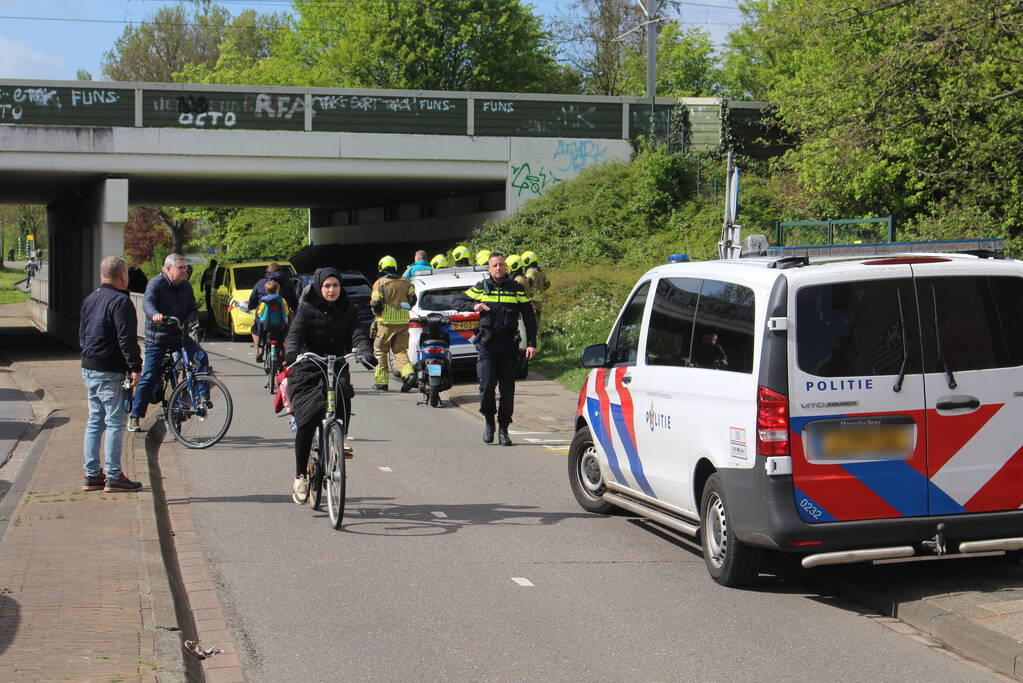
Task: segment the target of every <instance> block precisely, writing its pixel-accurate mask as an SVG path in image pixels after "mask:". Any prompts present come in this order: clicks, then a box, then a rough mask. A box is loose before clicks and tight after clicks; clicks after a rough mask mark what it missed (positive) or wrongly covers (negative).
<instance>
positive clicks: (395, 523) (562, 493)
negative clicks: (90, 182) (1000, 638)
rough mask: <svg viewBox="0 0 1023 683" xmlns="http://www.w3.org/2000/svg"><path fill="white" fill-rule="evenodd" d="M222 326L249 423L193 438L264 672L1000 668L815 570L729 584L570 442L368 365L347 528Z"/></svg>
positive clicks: (229, 586) (209, 506)
mask: <svg viewBox="0 0 1023 683" xmlns="http://www.w3.org/2000/svg"><path fill="white" fill-rule="evenodd" d="M205 347H206V349H207V350H208V351H209V352H210V354H211V357H212V360H213V365H214V367H215V369H216V371H217V374H218V375H219V376H220V377H221V378H222V379H224V380H225V381H226V382H227V384H228V386H229V387H230V390H231V392H232V394H233V396H234V400H235V417H234V422H233V425H232V427H231V430H230V431H229V433H228V435H227V437H226V438H225V439H224V441H223V442H222V443H221V444H219V445H218V446H216V447H214V448H211V449H209V450H206V451H189V450H187V449H179V450H178V453H179V459H180V463H181V467H182V471H183V474H184V477H185V483H186V488H187V490H188V491H189V493H190V495H191V497H192V508H193V516H194V520H195V523H196V526H197V528H198V530H199V532H200V535H201V537H202V543H203V547H204V550H205V553H206V555H207V558H208V560H209V564H210V571H211V574H212V575H213V577H214V581H215V582H216V583H217V585H218V586H219V589H220V593H221V599H222V601H223V603H224V606H225V610H226V613H227V617H228V620H229V622H230V625H231V627H232V628H233V629H234V630H235V632H236V634H237V635H238V638H239V641H240V644H241V646H242V648H243V650H244V654H243V664H244V666H245V669H246V673H247V675H248V677H249V678H250V679H251V680H259V681H264V680H265V681H270V680H295V679H297V678H302V679H304V680H313V681H320V680H375V681H383V680H402V681H407V680H466V679H483V680H729V681H737V680H758V681H759V680H770V679H780V678H785V679H792V678H799V679H819V680H823V679H827V680H896V679H898V680H912V679H916V680H957V681H965V680H991V674H990V673H987V672H985V671H983V670H981V669H979V668H976V667H974V666H973V665H970V664H968V663H965V662H963V661H961V660H958V659H955V658H953V657H951V656H949V655H948V654H947V653H945V652H943V651H941V650H940V649H939V648H936V647H933V646H932V645H933V644H930V645H929V644H927V643H925V642H922V641H921V640H920V639H915V638H912V637H907V636H906V635H905V634H903V633H899V632H897V631H896V630H892V629H891V628H888V627H887V626H885V625H884V623H882V622H883V620H879V619H876V618H872V617H870V616H868V615H865V614H863V613H862V612H861V611H860V609H859V608H858V607H857V606H856V605H855V604H853V603H851V602H849V601H846V600H843V599H842V598H841V597H835V596H830V595H824V594H821V593H820V592H818V590H819V589H816V588H815V587H814V586H812V585H811V584H809V583H805V584H804V583H801V582H800V580H799V579H795V580H791V579H790V580H781V579H775V578H770V577H765V578H764V579H763V581H762V582H761V583H760V584H758V585H757V586H756V587H755V588H753V589H751V590H732V589H725V588H721V587H719V586H717V585H716V584H714V583H713V582H712V581H711V580H710V579H709V578H708V576H707V573H706V570H705V568H704V565H703V560H702V557H701V556H700V554H699V552H697V551H695V550H694V549H693V548H692V546H691V545H690V544H688V543H687V542H685V541H684V540H682V539H679V538H678V537H676V536H674V535H673V534H671V533H669V532H667V531H665V530H663V529H661V528H659V527H657V526H656V525H653V524H649V523H646V522H642V521H638V520H634V519H631V518H629V517H626V516H611V517H599V516H594V515H590V514H586V513H584V512H583V511H582V510H581V509H580V508H579V507H578V506H577V505H576V503H575V500H574V499H573V498H572V495H571V492H570V491H569V487H568V484H567V478H566V473H565V456H564V455H563V454H557V453H554V452H552V451H551V450H548V449H544V448H542V447H541V446H539V445H528V446H527V445H517V446H515V447H513V448H501V447H498V446H484V445H483V444H482V443H480V441H479V431H480V422H479V421H478V420H476V419H475V418H474V417H473V416H471V415H468V414H466V413H465V412H463V411H461V410H459V409H457V408H452V407H445V408H439V409H431V408H428V407H426V406H417V405H415V402H416V395H415V394H400V393H398V392H396V391H391V392H389V393H387V394H379V393H376V392H373V391H372V390H371V389H370V388H369V387H370V386H371V384H372V381H371V376H370V375H369V374H368V373H367V372H365V371H363V370H361V369H360V370H359V371H357V372H356V374H355V382H356V386H357V395H356V398H355V400H354V410H355V412H356V415H355V417H354V419H353V425H352V434H353V437H354V446H355V448H356V457H355V459H354V460H353V461H350V462H349V502H348V510H347V512H346V522H345V524H344V526H343V528H342V530H341V531H334V530H333V529H332V528H331V527H330V523H329V520H328V519H327V516H326V512H325V511H323V512H313V511H312V510H310V509H309V508H308V507H306V506H299V505H296V504H294V503H293V502H292V501H291V495H290V494H291V482H292V477H293V450H292V449H293V437H292V433H291V432H290V431H289V430H288V423H287V420H286V419H284V418H278V417H274V416H273V413H272V410H271V407H270V395H269V393H267V392H265V391H264V390H262V389H261V387H262V384H263V381H264V379H263V375H262V371H261V370H260V368H259V367H257V366H256V365H255V363H254V361H253V358H254V354H253V352H252V350H250V349H249V347H248V344H247V343H246V342H233V343H230V342H226V341H223V340H220V339H214V340H212V341H207V343H206V344H205ZM513 430H514V425H513ZM514 436H515V435H514V434H513V437H514ZM519 441H520V442H521V441H522V438H521V435H520V438H519ZM163 447H164V448H172V447H175V446H174V445H173V444H171V443H165V444H164V446H163ZM325 505H326V501H324V506H325Z"/></svg>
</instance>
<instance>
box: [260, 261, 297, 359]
mask: <svg viewBox="0 0 1023 683" xmlns="http://www.w3.org/2000/svg"><path fill="white" fill-rule="evenodd" d="M264 289H265V290H266V294H264V295H263V296H261V297H259V308H257V309H256V324H257V325H258V326H259V349H258V350H257V351H256V362H257V363H262V362H263V353H264V352H265V351H266V339H267V336H268V335H271V334H272V335H273V337H274V339H276V340H277V341H278V342H283V341H284V335H285V330H286V329H287V327H288V315H289V311H288V302H287V301H285V300H284V297H282V296H281V295H280V285H279V284H277V282H276V281H274V280H269V281H267V283H266V285H265V286H264Z"/></svg>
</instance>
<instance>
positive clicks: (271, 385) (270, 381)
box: [263, 331, 284, 394]
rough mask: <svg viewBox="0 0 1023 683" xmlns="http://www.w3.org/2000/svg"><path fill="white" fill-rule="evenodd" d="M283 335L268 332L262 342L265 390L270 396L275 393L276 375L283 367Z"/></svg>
mask: <svg viewBox="0 0 1023 683" xmlns="http://www.w3.org/2000/svg"><path fill="white" fill-rule="evenodd" d="M282 336H283V335H282V334H281V333H280V332H275V331H270V332H268V333H267V335H266V340H265V341H264V342H263V345H264V346H263V372H265V373H266V388H267V389H269V390H270V393H271V394H276V393H277V375H278V374H279V373H280V371H281V369H282V368H283V366H284V361H283V359H284V348H283V340H282V339H281V337H282Z"/></svg>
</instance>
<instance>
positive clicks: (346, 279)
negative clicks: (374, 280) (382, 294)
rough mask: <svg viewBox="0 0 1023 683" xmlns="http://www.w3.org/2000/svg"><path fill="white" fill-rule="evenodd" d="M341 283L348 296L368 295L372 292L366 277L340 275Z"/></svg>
mask: <svg viewBox="0 0 1023 683" xmlns="http://www.w3.org/2000/svg"><path fill="white" fill-rule="evenodd" d="M341 285H342V286H343V287H344V288H345V293H347V294H348V296H353V295H354V296H369V295H370V294H372V293H373V292H372V290H371V289H370V286H369V283H368V282H366V278H364V277H359V276H357V275H353V276H348V275H342V276H341Z"/></svg>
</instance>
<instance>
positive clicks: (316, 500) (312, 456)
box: [305, 427, 323, 510]
mask: <svg viewBox="0 0 1023 683" xmlns="http://www.w3.org/2000/svg"><path fill="white" fill-rule="evenodd" d="M321 433H322V430H321V429H320V428H319V427H317V428H316V433H315V434H313V446H312V448H311V449H310V450H309V460H307V461H306V466H305V473H306V476H307V477H308V478H309V496H308V497H307V498H306V499H305V502H306V504H307V505H308V506H309V507H311V508H312V509H313V510H319V509H320V496H322V495H323V458H322V456H321V452H322V450H323V448H322V444H321V441H322V439H321V438H320V434H321Z"/></svg>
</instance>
